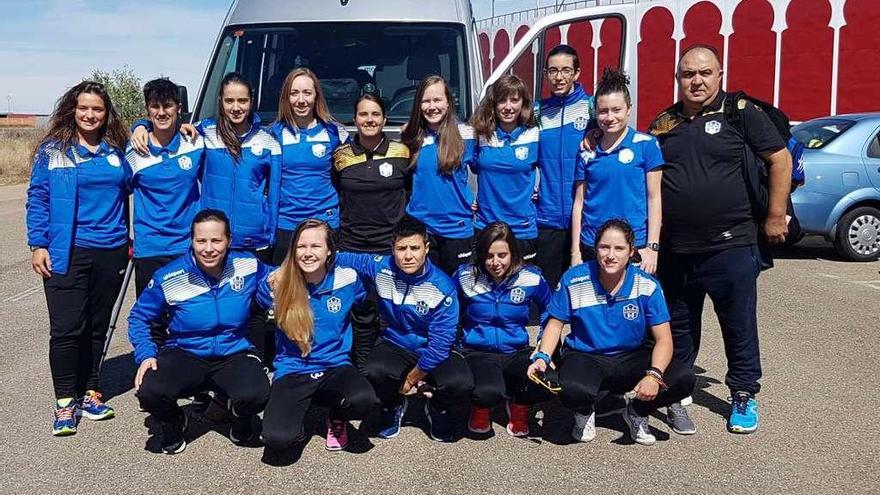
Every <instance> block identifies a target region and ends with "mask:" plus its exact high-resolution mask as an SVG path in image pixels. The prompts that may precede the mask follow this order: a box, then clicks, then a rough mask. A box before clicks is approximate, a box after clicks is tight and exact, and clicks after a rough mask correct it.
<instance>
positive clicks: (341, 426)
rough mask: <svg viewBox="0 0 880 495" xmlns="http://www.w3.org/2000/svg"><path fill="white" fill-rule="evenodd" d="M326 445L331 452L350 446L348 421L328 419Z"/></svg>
mask: <svg viewBox="0 0 880 495" xmlns="http://www.w3.org/2000/svg"><path fill="white" fill-rule="evenodd" d="M324 447H325V448H326V449H327V450H329V451H331V452H336V451H339V450H345V449H346V447H348V421H342V420H339V419H329V418H328V419H327V441H326V443H325V445H324Z"/></svg>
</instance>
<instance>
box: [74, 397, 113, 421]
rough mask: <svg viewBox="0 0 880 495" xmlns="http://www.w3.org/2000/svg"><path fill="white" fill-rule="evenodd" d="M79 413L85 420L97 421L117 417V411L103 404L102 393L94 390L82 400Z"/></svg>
mask: <svg viewBox="0 0 880 495" xmlns="http://www.w3.org/2000/svg"><path fill="white" fill-rule="evenodd" d="M77 413H78V414H79V415H80V416H82V417H84V418H87V419H91V420H95V421H100V420H102V419H110V418H114V417H116V411H114V410H113V408H112V407H110V406H108V405H107V404H104V403H103V402H101V393H100V392H95V391H94V390H87V391H86V395H85V396H83V398H82V399H80V401H79V410H78V411H77Z"/></svg>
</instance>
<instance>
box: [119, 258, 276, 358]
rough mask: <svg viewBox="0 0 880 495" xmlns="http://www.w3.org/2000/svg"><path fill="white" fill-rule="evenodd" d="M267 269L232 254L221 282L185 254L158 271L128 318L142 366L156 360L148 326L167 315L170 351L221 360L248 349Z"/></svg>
mask: <svg viewBox="0 0 880 495" xmlns="http://www.w3.org/2000/svg"><path fill="white" fill-rule="evenodd" d="M268 274H269V268H268V267H267V265H264V264H263V263H261V262H260V261H259V260H257V258H256V257H255V256H254V255H253V254H251V253H250V252H248V251H229V253H228V254H227V257H226V262H225V268H224V269H223V273H222V274H221V275H220V278H219V280H217V279H213V278H211V277H210V276H208V275H207V274H205V273H204V272H203V271H202V269H201V268H199V266H198V265H197V264H196V261H195V259H194V258H193V254H192V252H191V251H190V252H187V253H186V254H184V255H183V256H181V257H179V258H177V259H176V260H174V261H172V262H171V263H169V264H167V265H165V266H164V267H162V268H160V269H158V270H156V272H155V273H154V274H153V278H152V279H151V280H150V282H149V283H148V284H147V288H146V289H144V292H143V293H142V294H141V296H140V297H139V298H138V300H137V302H136V303H135V305H134V307H132V308H131V313H130V314H129V316H128V339H129V340H130V341H131V345H132V346H133V347H134V360H135V362H137V363H138V364H140V363H141V362H143V361H144V360H145V359H147V358H152V357H156V354H157V352H158V349H157V347H156V344H155V343H154V342H153V339H152V338H151V337H150V323H151V322H153V321H156V320H157V319H158V318H160V317H161V316H162V315H163V314H165V313H166V312H167V313H169V314H170V315H171V321H170V322H169V324H168V340H167V341H166V342H165V344H164V345H165V346H167V347H177V348H180V349H183V350H185V351H187V352H191V353H192V354H195V355H196V356H199V357H201V358H208V359H210V358H218V357H225V356H230V355H233V354H237V353H239V352H243V351H246V350H248V349H250V348H252V347H253V346H252V345H251V343H250V341H249V340H248V339H247V334H248V331H247V322H248V320H249V319H250V315H251V302H252V301H253V300H254V297H255V295H256V292H257V287H258V285H259V283H260V282H262V281H264V280H265V279H266V278H267V277H268Z"/></svg>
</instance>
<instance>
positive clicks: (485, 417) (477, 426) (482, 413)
mask: <svg viewBox="0 0 880 495" xmlns="http://www.w3.org/2000/svg"><path fill="white" fill-rule="evenodd" d="M489 413H490V410H489V408H488V407H477V406H475V405H471V414H470V416H469V417H468V430H469V431H470V432H471V433H480V434H483V433H489V432H490V431H492V423H491V422H490V421H489Z"/></svg>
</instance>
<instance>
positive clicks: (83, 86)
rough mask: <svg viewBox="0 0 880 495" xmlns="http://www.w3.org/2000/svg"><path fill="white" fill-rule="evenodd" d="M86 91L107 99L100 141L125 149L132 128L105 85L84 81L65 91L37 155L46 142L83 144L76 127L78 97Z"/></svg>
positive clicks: (63, 146)
mask: <svg viewBox="0 0 880 495" xmlns="http://www.w3.org/2000/svg"><path fill="white" fill-rule="evenodd" d="M83 93H88V94H93V95H96V96H98V97H100V98H101V100H103V102H104V109H105V114H104V123H103V124H101V128H100V129H98V136H99V138H100V140H102V141H105V142H106V143H107V144H108V145H109V146H110V147H112V148H115V149H117V150H122V151H124V150H125V143H126V142H127V141H128V131H127V130H126V128H125V126H124V125H123V124H122V121H121V120H119V114H118V113H116V109H115V108H113V102H112V101H111V100H110V95H109V94H108V93H107V90H106V89H105V88H104V85H103V84H101V83H99V82H95V81H83V82H81V83H79V84H77V85H76V86H74V87H72V88H70V89H68V90H67V92H65V93H64V94H63V95H62V96H61V98H59V99H58V103H56V104H55V111H53V112H52V116H51V117H50V118H49V130H48V131H46V135H45V136H43V139H42V140H41V141H40V144H38V145H37V148H36V149H35V150H34V154H35V155H36V154H37V150H39V148H40V146H42V144H43V143H49V142H51V143H55V145H56V146H58V148H59V149H61V150H66V149H68V148H71V147H74V146H76V145H77V144H79V138H78V136H77V127H76V106H77V98H79V95H81V94H83Z"/></svg>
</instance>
